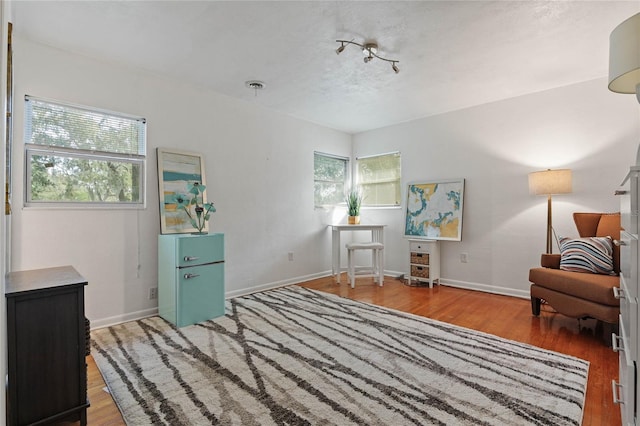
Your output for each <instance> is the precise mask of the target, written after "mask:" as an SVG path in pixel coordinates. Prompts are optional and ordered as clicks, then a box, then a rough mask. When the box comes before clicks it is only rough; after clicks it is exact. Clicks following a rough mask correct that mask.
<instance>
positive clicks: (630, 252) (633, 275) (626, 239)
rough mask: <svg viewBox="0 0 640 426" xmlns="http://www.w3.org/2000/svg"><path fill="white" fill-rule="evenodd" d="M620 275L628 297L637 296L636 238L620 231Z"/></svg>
mask: <svg viewBox="0 0 640 426" xmlns="http://www.w3.org/2000/svg"><path fill="white" fill-rule="evenodd" d="M620 276H621V280H622V279H624V281H625V285H626V292H625V295H627V296H628V297H629V298H638V239H637V238H636V236H635V235H631V234H629V233H628V232H625V231H621V232H620Z"/></svg>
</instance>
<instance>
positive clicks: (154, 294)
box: [149, 287, 158, 300]
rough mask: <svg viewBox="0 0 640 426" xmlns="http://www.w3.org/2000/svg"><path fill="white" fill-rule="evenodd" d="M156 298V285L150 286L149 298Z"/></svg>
mask: <svg viewBox="0 0 640 426" xmlns="http://www.w3.org/2000/svg"><path fill="white" fill-rule="evenodd" d="M157 298H158V287H151V288H150V289H149V300H153V299H157Z"/></svg>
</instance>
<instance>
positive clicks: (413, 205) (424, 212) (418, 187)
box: [404, 179, 464, 241]
mask: <svg viewBox="0 0 640 426" xmlns="http://www.w3.org/2000/svg"><path fill="white" fill-rule="evenodd" d="M463 199H464V179H451V180H439V181H432V182H428V181H427V182H415V183H410V184H409V185H408V187H407V195H406V199H405V206H406V208H405V217H404V218H405V220H404V236H405V237H409V238H422V239H425V240H450V241H460V240H461V239H462V206H463Z"/></svg>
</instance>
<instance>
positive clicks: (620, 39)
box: [609, 13, 640, 102]
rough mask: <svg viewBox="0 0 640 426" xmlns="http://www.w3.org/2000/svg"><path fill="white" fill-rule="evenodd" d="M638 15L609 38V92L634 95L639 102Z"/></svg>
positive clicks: (639, 28)
mask: <svg viewBox="0 0 640 426" xmlns="http://www.w3.org/2000/svg"><path fill="white" fill-rule="evenodd" d="M639 84H640V13H638V14H636V15H633V16H632V17H631V18H629V19H627V20H626V21H624V22H622V23H621V24H620V25H618V26H617V27H616V28H615V29H614V30H613V31H612V32H611V36H610V37H609V90H611V91H612V92H616V93H635V94H636V96H638V101H639V102H640V93H638V92H639V90H638V89H639V87H638V85H639Z"/></svg>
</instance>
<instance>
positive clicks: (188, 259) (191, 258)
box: [184, 256, 200, 262]
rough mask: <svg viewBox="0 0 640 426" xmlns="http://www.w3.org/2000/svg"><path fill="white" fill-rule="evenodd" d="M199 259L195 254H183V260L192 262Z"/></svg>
mask: <svg viewBox="0 0 640 426" xmlns="http://www.w3.org/2000/svg"><path fill="white" fill-rule="evenodd" d="M198 259H200V258H199V257H195V256H185V257H184V261H185V262H193V261H194V260H198Z"/></svg>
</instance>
